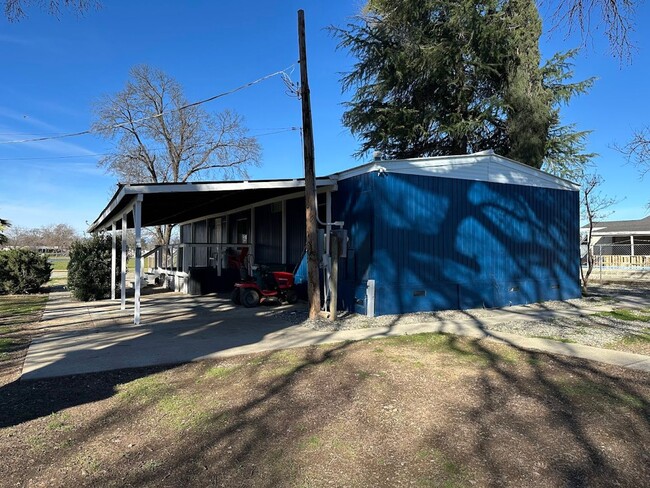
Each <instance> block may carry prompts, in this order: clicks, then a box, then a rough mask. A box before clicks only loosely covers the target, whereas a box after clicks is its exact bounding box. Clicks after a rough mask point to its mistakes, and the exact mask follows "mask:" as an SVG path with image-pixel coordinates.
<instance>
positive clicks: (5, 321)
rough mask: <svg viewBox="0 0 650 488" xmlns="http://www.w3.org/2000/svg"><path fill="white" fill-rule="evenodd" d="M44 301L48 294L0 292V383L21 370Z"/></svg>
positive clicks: (45, 301) (12, 377) (8, 379)
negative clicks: (32, 325) (5, 293)
mask: <svg viewBox="0 0 650 488" xmlns="http://www.w3.org/2000/svg"><path fill="white" fill-rule="evenodd" d="M46 303H47V295H0V386H1V385H3V384H4V383H5V382H6V381H11V380H12V379H14V376H15V374H16V373H19V372H20V369H21V368H22V362H23V358H24V357H25V353H26V351H27V347H28V346H29V342H30V340H31V335H32V332H31V329H30V325H31V324H33V323H34V322H38V321H39V320H40V318H41V315H42V314H43V310H44V309H45V304H46Z"/></svg>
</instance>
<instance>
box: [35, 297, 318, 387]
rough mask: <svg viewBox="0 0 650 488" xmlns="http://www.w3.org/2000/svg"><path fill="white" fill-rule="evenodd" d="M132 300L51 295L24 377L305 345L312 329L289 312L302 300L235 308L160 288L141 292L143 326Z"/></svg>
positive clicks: (222, 300)
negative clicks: (135, 320) (123, 306)
mask: <svg viewBox="0 0 650 488" xmlns="http://www.w3.org/2000/svg"><path fill="white" fill-rule="evenodd" d="M132 306H133V304H132V303H130V302H128V301H127V310H125V311H122V310H120V302H119V300H117V301H111V300H103V301H99V302H88V303H81V302H77V301H74V300H72V299H71V298H70V295H69V293H68V292H56V293H51V294H50V299H49V301H48V303H47V306H46V309H45V313H44V315H43V319H42V321H41V323H40V324H39V328H40V329H42V330H45V331H47V333H46V334H44V335H42V336H41V337H37V338H35V339H34V341H33V342H32V344H31V346H30V348H29V351H28V353H27V357H26V359H25V364H24V367H23V374H22V379H38V378H47V377H53V376H65V375H70V374H81V373H90V372H97V371H108V370H111V369H121V368H132V367H140V366H152V365H162V364H176V363H183V362H188V361H195V360H198V359H202V358H206V357H222V356H231V355H237V354H246V353H251V352H259V351H264V350H270V349H277V348H278V344H280V343H281V344H283V345H284V347H292V346H293V345H303V340H304V336H305V335H307V336H309V332H310V331H309V330H308V329H305V328H303V327H297V326H292V324H291V321H290V319H289V317H288V316H287V315H286V313H291V311H292V310H297V309H299V308H301V307H303V305H300V304H298V305H282V306H264V305H263V306H260V307H258V308H255V309H246V308H244V307H235V306H234V305H233V304H232V303H231V302H230V300H228V299H225V298H221V297H217V296H215V295H207V296H202V297H192V296H188V295H182V294H178V293H171V292H169V293H161V294H155V295H149V296H144V297H143V298H142V321H141V325H139V326H134V325H133V324H132V321H133V310H132Z"/></svg>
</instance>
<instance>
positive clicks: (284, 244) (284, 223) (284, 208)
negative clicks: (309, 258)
mask: <svg viewBox="0 0 650 488" xmlns="http://www.w3.org/2000/svg"><path fill="white" fill-rule="evenodd" d="M282 264H287V201H286V200H282Z"/></svg>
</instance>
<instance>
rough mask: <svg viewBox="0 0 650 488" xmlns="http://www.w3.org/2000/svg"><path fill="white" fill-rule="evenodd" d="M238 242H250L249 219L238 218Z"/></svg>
mask: <svg viewBox="0 0 650 488" xmlns="http://www.w3.org/2000/svg"><path fill="white" fill-rule="evenodd" d="M235 229H236V232H237V244H248V219H237V222H236V223H235Z"/></svg>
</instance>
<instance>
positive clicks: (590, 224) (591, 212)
mask: <svg viewBox="0 0 650 488" xmlns="http://www.w3.org/2000/svg"><path fill="white" fill-rule="evenodd" d="M602 182H603V179H602V177H601V176H599V175H594V174H590V175H586V176H585V177H584V178H583V180H582V185H581V186H582V189H581V193H582V202H581V203H582V214H583V215H582V216H583V218H584V219H585V220H586V221H587V235H586V236H585V238H584V239H583V240H582V244H584V245H586V246H587V253H586V256H585V257H586V265H587V266H586V269H585V267H584V266H582V265H581V266H580V276H581V278H582V290H583V292H586V291H587V287H588V286H589V277H590V276H591V272H592V271H593V269H594V253H593V230H594V225H595V224H596V223H597V222H598V220H600V219H604V218H605V217H607V216H608V215H609V214H610V213H611V212H608V211H607V209H608V208H610V207H611V206H612V205H614V204H615V203H617V200H616V199H614V198H611V197H607V196H604V195H603V194H602V193H601V192H600V191H599V187H600V185H601V184H602Z"/></svg>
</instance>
